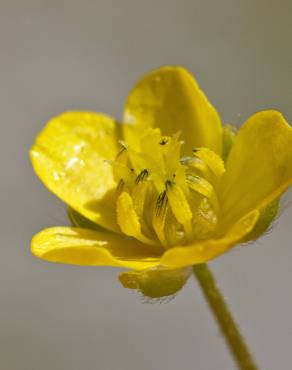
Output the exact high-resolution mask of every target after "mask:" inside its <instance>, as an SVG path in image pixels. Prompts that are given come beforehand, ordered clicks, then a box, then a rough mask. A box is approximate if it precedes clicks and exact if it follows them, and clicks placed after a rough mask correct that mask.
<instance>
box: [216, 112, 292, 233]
mask: <svg viewBox="0 0 292 370" xmlns="http://www.w3.org/2000/svg"><path fill="white" fill-rule="evenodd" d="M291 183H292V128H291V127H290V126H289V125H288V123H287V122H286V121H285V119H284V117H283V116H282V115H281V113H279V112H276V111H264V112H260V113H257V114H255V115H253V116H252V117H251V118H250V119H249V120H247V122H246V123H245V124H244V125H243V126H242V127H241V128H240V131H239V133H238V136H237V137H236V139H235V143H234V145H233V147H232V150H231V152H230V155H229V157H228V161H227V165H226V172H225V174H224V175H223V178H222V182H221V185H220V191H219V192H218V194H219V202H220V204H221V206H222V209H221V214H220V218H221V220H222V222H221V225H219V227H220V228H221V231H223V232H224V230H225V229H226V228H228V227H229V226H230V225H231V224H232V223H234V222H235V221H236V220H238V219H240V218H241V217H242V216H243V215H245V214H247V213H248V212H250V211H251V210H252V209H255V208H258V209H260V210H263V209H264V208H265V207H266V206H267V205H268V204H269V203H270V202H272V201H273V200H274V199H276V198H278V197H279V196H280V195H281V194H282V193H283V192H284V191H286V190H287V188H288V186H289V185H290V184H291Z"/></svg>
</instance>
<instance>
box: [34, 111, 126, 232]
mask: <svg viewBox="0 0 292 370" xmlns="http://www.w3.org/2000/svg"><path fill="white" fill-rule="evenodd" d="M118 130H119V128H118V126H117V125H116V123H115V122H114V120H113V119H112V118H110V117H108V116H105V115H102V114H97V113H89V112H68V113H63V114H61V115H59V116H57V117H55V118H53V119H52V120H50V121H49V123H48V124H47V126H46V127H45V128H44V129H43V130H42V131H41V133H40V134H39V136H38V137H37V139H36V142H35V144H34V146H33V147H32V149H31V151H30V156H31V160H32V164H33V167H34V169H35V172H36V173H37V175H38V176H39V177H40V179H41V180H42V181H43V183H44V184H45V185H46V187H47V188H48V189H49V190H50V191H52V192H53V193H54V194H56V195H57V196H58V197H60V198H61V199H62V200H63V201H64V202H66V203H67V204H68V205H69V206H70V207H72V208H73V209H75V210H76V211H78V212H79V213H81V214H82V215H83V216H85V217H86V218H88V219H90V220H91V221H93V222H95V223H98V224H100V225H102V226H104V227H106V228H109V229H111V230H115V231H118V230H119V228H118V227H117V225H116V220H115V210H114V202H112V199H113V196H114V195H115V191H114V190H113V189H114V188H115V186H116V184H115V182H114V180H113V175H112V168H111V166H110V164H109V163H108V162H106V160H111V159H114V157H115V155H116V153H117V152H118V148H117V136H118V133H117V131H118Z"/></svg>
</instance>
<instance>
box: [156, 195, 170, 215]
mask: <svg viewBox="0 0 292 370" xmlns="http://www.w3.org/2000/svg"><path fill="white" fill-rule="evenodd" d="M167 203H168V198H167V195H166V190H164V191H163V192H162V193H160V194H159V196H158V198H157V202H156V216H159V215H160V213H161V211H162V210H163V209H164V208H165V207H166V206H167Z"/></svg>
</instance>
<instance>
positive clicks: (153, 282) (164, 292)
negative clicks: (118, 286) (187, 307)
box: [119, 267, 191, 298]
mask: <svg viewBox="0 0 292 370" xmlns="http://www.w3.org/2000/svg"><path fill="white" fill-rule="evenodd" d="M190 273H191V269H189V268H183V269H168V268H161V267H158V268H151V269H148V270H142V271H127V272H123V273H122V274H120V276H119V279H120V282H121V283H122V285H123V287H124V288H128V289H136V290H138V291H139V292H140V293H142V294H143V295H144V296H146V297H149V298H162V297H167V296H171V295H173V294H175V293H177V292H178V291H179V290H180V289H181V288H182V287H183V286H184V285H185V283H186V282H187V280H188V278H189V276H190Z"/></svg>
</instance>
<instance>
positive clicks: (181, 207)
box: [165, 180, 193, 240]
mask: <svg viewBox="0 0 292 370" xmlns="http://www.w3.org/2000/svg"><path fill="white" fill-rule="evenodd" d="M165 187H166V191H167V196H168V200H169V205H170V207H171V210H172V212H173V214H174V216H175V218H176V219H177V221H178V222H179V223H180V224H181V225H183V227H184V229H185V232H186V236H187V238H188V239H189V240H190V239H191V238H192V234H193V233H192V224H191V219H192V217H193V215H192V211H191V208H190V206H189V203H188V201H187V199H186V197H185V195H184V193H183V191H182V189H181V188H180V187H179V186H177V185H176V184H174V183H172V182H171V181H169V180H167V181H166V183H165Z"/></svg>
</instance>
